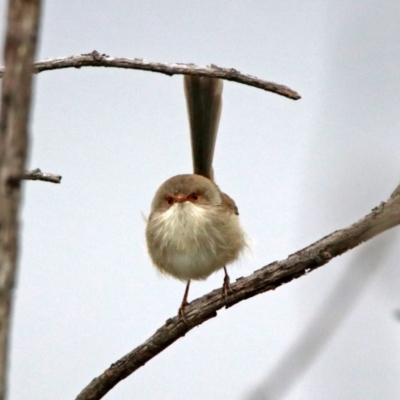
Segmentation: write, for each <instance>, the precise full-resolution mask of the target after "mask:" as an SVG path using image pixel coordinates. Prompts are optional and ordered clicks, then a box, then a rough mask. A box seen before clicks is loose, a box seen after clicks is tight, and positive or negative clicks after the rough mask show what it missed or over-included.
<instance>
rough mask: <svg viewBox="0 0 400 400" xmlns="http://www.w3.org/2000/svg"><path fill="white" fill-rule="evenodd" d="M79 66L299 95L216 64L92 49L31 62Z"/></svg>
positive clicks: (40, 67)
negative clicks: (218, 81)
mask: <svg viewBox="0 0 400 400" xmlns="http://www.w3.org/2000/svg"><path fill="white" fill-rule="evenodd" d="M81 67H112V68H126V69H139V70H143V71H151V72H159V73H162V74H165V75H169V76H172V75H177V74H179V75H200V76H209V77H212V78H221V79H225V80H228V81H234V82H238V83H242V84H244V85H249V86H253V87H256V88H259V89H263V90H266V91H268V92H272V93H276V94H279V95H281V96H284V97H287V98H289V99H292V100H298V99H300V95H299V94H298V93H297V92H295V91H294V90H292V89H290V88H288V87H287V86H284V85H280V84H278V83H273V82H268V81H265V80H262V79H259V78H257V77H255V76H252V75H247V74H242V73H241V72H239V71H237V70H236V69H233V68H221V67H218V66H216V65H211V66H207V67H201V66H197V65H194V64H183V63H176V64H166V63H160V62H151V61H146V60H143V59H141V58H132V59H129V58H116V57H110V56H108V55H106V54H100V53H99V52H97V51H96V50H94V51H92V52H91V53H88V54H81V55H79V56H71V57H60V58H53V59H50V60H44V61H38V62H35V63H34V64H33V68H34V72H36V73H39V72H42V71H50V70H54V69H63V68H81ZM3 74H4V68H0V78H1V77H2V76H3Z"/></svg>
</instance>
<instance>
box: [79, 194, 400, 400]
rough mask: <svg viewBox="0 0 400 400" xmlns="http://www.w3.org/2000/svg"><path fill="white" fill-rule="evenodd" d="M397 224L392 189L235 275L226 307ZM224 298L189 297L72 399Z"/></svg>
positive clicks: (96, 393) (218, 294) (167, 341)
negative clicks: (364, 209) (296, 246)
mask: <svg viewBox="0 0 400 400" xmlns="http://www.w3.org/2000/svg"><path fill="white" fill-rule="evenodd" d="M399 224H400V194H399V193H397V194H396V195H394V194H392V196H391V197H390V198H389V200H388V201H387V202H386V203H381V204H380V205H379V206H378V207H376V208H374V209H373V210H372V212H371V213H370V214H368V215H366V216H365V217H364V218H362V219H361V220H360V221H358V222H356V223H355V224H353V225H351V226H349V227H347V228H345V229H341V230H339V231H336V232H333V233H331V234H330V235H328V236H326V237H324V238H322V239H320V240H319V241H317V242H315V243H313V244H312V245H310V246H308V247H306V248H305V249H302V250H300V251H298V252H296V253H294V254H292V255H290V256H289V257H288V258H287V259H286V260H283V261H279V262H273V263H272V264H269V265H267V266H265V267H263V268H261V269H259V270H257V271H255V272H254V273H253V274H251V275H250V276H248V277H246V278H239V279H238V280H237V281H236V282H235V283H233V284H232V285H231V289H232V293H231V294H230V295H229V297H228V302H229V307H232V306H233V305H235V304H238V303H239V302H241V301H243V300H246V299H249V298H251V297H253V296H256V295H258V294H260V293H264V292H266V291H269V290H274V289H276V288H277V287H279V286H281V285H283V284H285V283H288V282H290V281H291V280H293V279H295V278H299V277H301V276H303V275H306V274H308V273H310V272H311V271H313V270H315V269H317V268H319V267H321V266H322V265H324V264H326V263H328V262H329V261H330V260H331V259H332V258H333V257H337V256H339V255H341V254H343V253H345V252H346V251H348V250H350V249H352V248H354V247H356V246H358V245H360V244H361V243H363V242H366V241H367V240H369V239H372V238H373V237H375V236H376V235H379V234H380V233H382V232H384V231H386V230H388V229H390V228H393V227H394V226H397V225H399ZM225 304H226V299H225V298H224V296H223V293H222V290H221V289H218V290H214V291H212V292H210V293H208V294H206V295H205V296H203V297H201V298H199V299H196V300H194V301H193V302H191V303H190V304H189V305H188V306H187V307H186V308H185V321H183V320H182V319H180V318H179V317H178V316H176V317H174V318H171V319H169V320H167V322H166V323H165V325H164V326H162V327H161V328H160V329H158V330H157V331H156V332H155V334H154V335H153V336H152V337H150V338H149V339H148V340H146V341H145V342H144V343H143V344H141V345H140V346H138V347H136V349H134V350H132V351H131V352H130V353H128V354H127V355H125V356H124V357H122V358H121V359H119V360H118V361H116V362H115V363H114V364H112V365H111V366H110V367H109V368H108V369H106V370H105V371H104V372H103V373H102V374H101V375H100V376H98V377H97V378H95V379H93V380H92V382H91V383H90V384H89V385H88V386H87V387H86V388H85V389H84V390H83V391H82V392H81V393H80V394H79V395H78V397H77V398H76V400H98V399H101V398H102V397H103V396H104V395H105V394H106V393H107V392H108V391H109V390H111V389H112V388H113V387H114V386H115V385H117V384H118V382H120V381H121V380H122V379H125V378H126V377H127V376H129V375H130V374H132V373H133V372H134V371H136V370H137V369H138V368H140V367H141V366H143V365H144V364H146V362H148V361H149V360H151V359H152V358H153V357H155V356H156V355H157V354H159V353H160V352H162V351H163V350H164V349H166V348H167V347H168V346H170V345H171V344H172V343H174V342H175V341H176V340H178V339H179V338H181V337H183V336H185V334H186V333H187V332H189V331H190V330H191V329H193V328H194V327H196V326H198V325H200V324H202V323H203V322H205V321H207V320H208V319H210V318H213V317H215V316H216V315H217V311H218V310H220V309H221V308H223V307H224V306H225Z"/></svg>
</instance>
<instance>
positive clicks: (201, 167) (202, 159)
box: [184, 75, 223, 180]
mask: <svg viewBox="0 0 400 400" xmlns="http://www.w3.org/2000/svg"><path fill="white" fill-rule="evenodd" d="M184 86H185V95H186V105H187V110H188V115H189V124H190V134H191V139H192V157H193V172H194V173H195V174H198V175H202V176H205V177H206V178H209V179H211V180H213V168H212V162H213V156H214V148H215V142H216V140H217V133H218V125H219V119H220V116H221V109H222V86H223V85H222V80H221V79H217V78H208V77H203V76H195V75H185V77H184Z"/></svg>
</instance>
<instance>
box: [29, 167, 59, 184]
mask: <svg viewBox="0 0 400 400" xmlns="http://www.w3.org/2000/svg"><path fill="white" fill-rule="evenodd" d="M61 178H62V176H61V175H54V174H50V173H48V172H42V171H41V170H40V169H39V168H35V169H33V170H32V171H25V173H24V174H23V176H22V179H23V180H26V181H43V182H51V183H61Z"/></svg>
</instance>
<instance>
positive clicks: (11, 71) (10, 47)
mask: <svg viewBox="0 0 400 400" xmlns="http://www.w3.org/2000/svg"><path fill="white" fill-rule="evenodd" d="M39 17H40V0H9V5H8V17H7V30H6V38H5V44H4V61H5V68H6V69H5V74H4V79H3V81H2V95H1V114H0V400H3V399H4V398H5V394H6V378H7V358H8V357H7V356H8V343H9V332H10V316H11V310H12V289H13V286H14V280H15V275H16V269H17V268H16V267H17V255H18V210H19V204H20V197H21V191H20V185H21V183H20V182H21V181H20V179H21V177H22V176H23V174H24V171H25V160H26V154H27V147H28V140H27V139H28V122H29V115H30V102H31V93H32V63H33V57H34V55H35V51H36V43H37V34H38V26H39Z"/></svg>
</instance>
